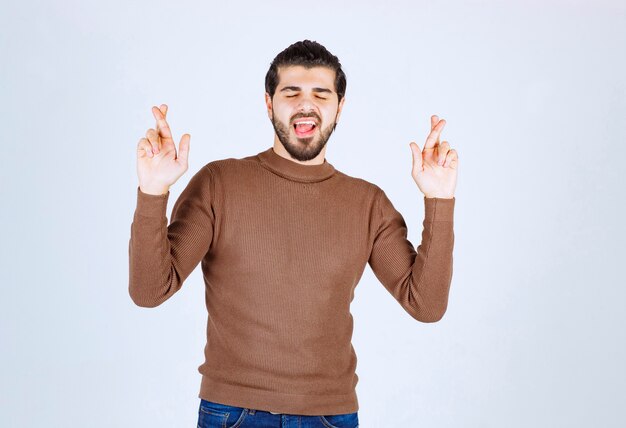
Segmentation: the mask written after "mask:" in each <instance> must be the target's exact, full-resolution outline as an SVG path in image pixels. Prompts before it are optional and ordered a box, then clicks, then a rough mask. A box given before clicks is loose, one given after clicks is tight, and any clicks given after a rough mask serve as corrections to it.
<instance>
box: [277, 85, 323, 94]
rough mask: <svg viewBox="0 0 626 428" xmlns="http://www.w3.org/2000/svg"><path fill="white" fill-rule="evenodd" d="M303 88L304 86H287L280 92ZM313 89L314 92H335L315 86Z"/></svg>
mask: <svg viewBox="0 0 626 428" xmlns="http://www.w3.org/2000/svg"><path fill="white" fill-rule="evenodd" d="M301 90H302V88H301V87H299V86H285V87H284V88H282V89H281V90H280V92H283V91H301ZM312 91H313V92H328V93H329V94H332V93H333V91H331V90H330V89H328V88H313V89H312Z"/></svg>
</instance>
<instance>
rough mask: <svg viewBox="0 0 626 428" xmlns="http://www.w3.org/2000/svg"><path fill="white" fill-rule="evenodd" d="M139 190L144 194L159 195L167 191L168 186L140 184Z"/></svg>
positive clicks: (168, 189)
mask: <svg viewBox="0 0 626 428" xmlns="http://www.w3.org/2000/svg"><path fill="white" fill-rule="evenodd" d="M139 190H140V191H141V193H145V194H146V195H155V196H161V195H165V194H166V193H167V192H169V191H170V188H169V187H168V186H142V185H141V184H140V185H139Z"/></svg>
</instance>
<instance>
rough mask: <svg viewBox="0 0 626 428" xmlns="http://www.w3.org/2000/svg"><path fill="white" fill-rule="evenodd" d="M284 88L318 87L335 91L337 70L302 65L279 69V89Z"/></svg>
mask: <svg viewBox="0 0 626 428" xmlns="http://www.w3.org/2000/svg"><path fill="white" fill-rule="evenodd" d="M283 86H300V87H305V86H317V87H325V88H328V89H331V90H334V89H335V70H333V69H332V68H329V67H323V66H319V67H311V68H305V67H304V66H301V65H289V66H281V67H278V88H277V89H280V88H281V87H283Z"/></svg>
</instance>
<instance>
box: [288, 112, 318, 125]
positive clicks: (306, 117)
mask: <svg viewBox="0 0 626 428" xmlns="http://www.w3.org/2000/svg"><path fill="white" fill-rule="evenodd" d="M302 118H305V119H309V118H310V119H315V120H316V121H317V122H320V123H321V122H322V119H321V118H320V117H319V116H318V115H317V114H304V113H299V114H296V115H295V116H294V117H292V118H291V123H293V122H294V121H295V120H297V119H302Z"/></svg>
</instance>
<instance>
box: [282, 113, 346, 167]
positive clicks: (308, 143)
mask: <svg viewBox="0 0 626 428" xmlns="http://www.w3.org/2000/svg"><path fill="white" fill-rule="evenodd" d="M302 117H312V116H303V115H297V116H296V117H295V118H294V120H295V119H299V118H302ZM315 118H316V119H317V116H315ZM319 123H320V125H321V120H320V121H319ZM272 125H273V126H274V132H276V136H278V140H280V142H281V144H282V145H283V147H284V148H285V150H287V153H289V155H290V156H291V157H292V158H294V159H296V160H298V161H301V162H303V161H308V160H311V159H314V158H315V157H316V156H317V155H319V154H320V152H321V151H322V149H323V148H324V146H326V142H327V141H328V139H329V138H330V135H331V134H332V133H333V131H334V130H335V128H336V127H337V123H336V122H335V123H333V124H332V125H328V126H327V127H326V129H323V128H322V127H321V126H320V127H319V129H320V132H319V134H318V132H317V130H318V127H316V128H315V133H314V134H313V135H312V136H310V137H307V138H299V137H298V136H297V135H296V134H295V130H294V129H293V126H290V127H289V126H286V125H285V124H284V123H282V122H281V121H279V120H276V118H275V116H274V115H272ZM292 132H293V137H292V136H291V133H292Z"/></svg>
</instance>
